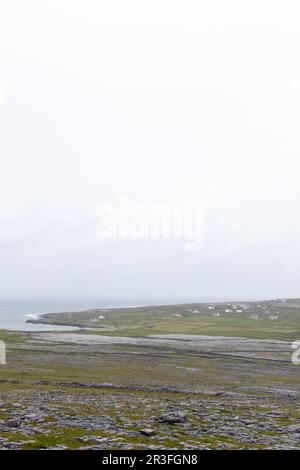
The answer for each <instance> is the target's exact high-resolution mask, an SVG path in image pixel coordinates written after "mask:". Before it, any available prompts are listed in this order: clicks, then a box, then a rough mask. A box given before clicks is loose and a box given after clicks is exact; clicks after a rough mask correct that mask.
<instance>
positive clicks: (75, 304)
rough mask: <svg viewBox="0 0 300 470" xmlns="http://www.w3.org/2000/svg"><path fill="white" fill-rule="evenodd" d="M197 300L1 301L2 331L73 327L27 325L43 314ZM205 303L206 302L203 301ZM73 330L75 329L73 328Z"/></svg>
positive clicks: (0, 327) (0, 328) (0, 325)
mask: <svg viewBox="0 0 300 470" xmlns="http://www.w3.org/2000/svg"><path fill="white" fill-rule="evenodd" d="M192 301H195V300H186V299H185V300H183V299H180V300H174V299H172V300H170V299H115V300H113V299H100V300H54V301H53V300H39V301H28V300H26V301H12V300H0V330H3V329H6V330H18V331H47V330H48V331H49V330H62V329H64V330H66V329H69V328H71V327H59V326H51V325H34V324H31V323H26V320H28V319H29V318H30V316H31V317H32V316H34V315H38V314H42V313H56V312H71V311H76V310H83V309H89V308H109V307H111V308H116V307H127V306H138V305H154V304H156V305H159V304H164V305H166V304H176V303H187V302H192ZM202 301H205V300H202ZM71 329H73V328H71Z"/></svg>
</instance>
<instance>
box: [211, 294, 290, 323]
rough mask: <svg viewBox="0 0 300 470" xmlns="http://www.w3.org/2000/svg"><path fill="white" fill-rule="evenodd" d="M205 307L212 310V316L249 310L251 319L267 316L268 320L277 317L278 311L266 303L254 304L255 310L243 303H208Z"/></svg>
mask: <svg viewBox="0 0 300 470" xmlns="http://www.w3.org/2000/svg"><path fill="white" fill-rule="evenodd" d="M283 300H284V299H283ZM207 308H208V310H210V311H212V316H213V317H220V316H221V315H223V314H228V313H232V314H234V313H243V312H247V311H249V312H248V315H249V317H248V318H251V319H252V320H259V319H260V318H261V319H262V318H268V319H269V320H278V319H279V312H277V311H274V308H273V307H269V306H267V305H259V304H258V305H256V306H255V312H253V305H249V304H244V303H238V304H226V306H225V307H224V306H223V305H222V306H221V305H218V306H217V305H209V306H208V307H207Z"/></svg>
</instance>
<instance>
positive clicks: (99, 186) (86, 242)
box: [0, 0, 300, 298]
mask: <svg viewBox="0 0 300 470" xmlns="http://www.w3.org/2000/svg"><path fill="white" fill-rule="evenodd" d="M299 13H300V7H299V5H298V2H296V1H271V0H270V1H269V0H268V1H266V0H259V1H256V0H255V1H252V2H247V3H245V2H240V1H230V0H229V1H227V2H224V1H221V0H218V1H216V0H215V1H214V0H212V1H174V0H172V1H171V0H159V1H156V0H153V1H152V2H141V1H138V0H136V1H132V0H128V1H126V2H124V1H121V0H110V1H101V0H100V1H96V0H95V1H90V0H86V1H82V0H81V1H76V0H75V1H74V0H72V1H71V0H51V1H46V0H45V1H43V2H41V1H33V0H28V1H27V2H24V1H21V0H9V1H8V0H3V1H2V2H1V5H0V103H1V104H0V159H1V172H0V196H1V204H0V280H1V292H0V296H1V297H14V296H16V297H22V296H26V297H27V296H30V297H32V296H36V295H38V296H48V297H49V296H73V295H74V296H81V297H86V296H93V297H108V296H115V297H124V296H128V297H137V298H141V297H147V298H149V297H153V298H155V297H160V298H161V297H169V298H170V297H181V298H187V297H193V298H195V297H198V298H208V297H210V298H233V297H239V298H241V297H273V296H300V288H299V282H298V279H299V261H300V246H299V240H300V233H299V232H300V223H299V217H298V210H299V202H300V187H299V151H300V139H299V124H300V60H299V44H300V31H299ZM124 195H125V196H127V197H128V198H129V199H130V200H132V202H133V203H137V202H141V203H147V202H163V203H164V202H181V201H182V202H194V203H196V202H200V203H203V204H204V205H205V206H206V213H207V216H206V245H205V248H204V249H203V250H201V251H199V252H188V251H186V250H185V249H184V247H183V245H182V243H180V242H172V241H170V242H157V243H155V242H141V241H138V242H132V241H128V242H105V243H104V242H100V241H99V240H97V239H96V235H95V233H96V224H97V208H98V206H99V204H101V203H102V202H113V201H116V200H117V199H118V197H120V196H124Z"/></svg>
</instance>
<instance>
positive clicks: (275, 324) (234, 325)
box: [39, 301, 300, 341]
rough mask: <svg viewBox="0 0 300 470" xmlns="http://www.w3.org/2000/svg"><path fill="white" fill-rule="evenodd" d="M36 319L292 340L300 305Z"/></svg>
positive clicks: (138, 332)
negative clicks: (241, 309)
mask: <svg viewBox="0 0 300 470" xmlns="http://www.w3.org/2000/svg"><path fill="white" fill-rule="evenodd" d="M226 310H232V311H231V312H227V311H226ZM274 317H275V318H276V319H272V318H274ZM277 317H278V318H277ZM39 322H43V323H50V324H58V325H73V326H79V327H88V328H92V329H93V333H98V334H108V332H109V335H118V336H137V337H139V336H148V335H152V334H168V333H177V334H190V335H213V336H241V337H245V338H257V339H279V340H287V341H293V340H295V339H297V338H300V305H299V304H297V303H295V302H294V303H287V304H285V303H280V302H275V301H269V302H261V303H255V302H252V303H249V304H247V308H245V309H243V311H242V312H239V309H236V310H233V308H232V304H216V305H215V308H214V310H210V309H209V305H206V304H189V305H188V304H187V305H173V306H157V307H138V308H126V309H125V308H123V309H111V310H103V309H97V310H87V311H83V312H71V313H58V314H49V315H48V314H47V315H44V316H43V317H41V319H40V320H39Z"/></svg>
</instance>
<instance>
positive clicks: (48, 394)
mask: <svg viewBox="0 0 300 470" xmlns="http://www.w3.org/2000/svg"><path fill="white" fill-rule="evenodd" d="M7 385H8V384H7ZM9 385H10V386H12V385H13V384H9ZM9 388H10V389H9V390H7V391H5V392H4V391H3V392H2V393H1V403H0V413H1V414H0V416H1V422H0V429H1V436H0V443H1V448H2V449H24V448H25V449H32V448H33V449H69V448H71V449H75V448H76V449H132V448H136V449H144V448H146V449H166V448H170V449H172V448H176V449H212V448H216V449H237V448H250V449H259V448H270V449H287V448H289V449H299V447H300V421H299V413H300V406H299V398H298V397H297V396H295V395H293V394H290V393H285V392H277V393H276V395H273V396H270V395H268V394H264V393H261V394H255V396H249V395H248V396H245V394H239V393H229V392H224V393H221V392H216V393H211V394H209V395H203V394H197V393H195V394H188V393H187V394H182V393H170V392H167V391H163V390H155V391H152V392H150V391H148V392H146V391H144V392H141V391H135V392H133V391H130V392H129V391H126V390H113V389H105V388H94V387H93V386H91V388H89V387H86V388H84V387H81V386H80V385H74V386H73V387H70V385H68V386H66V385H61V384H60V385H59V384H57V386H56V387H54V386H53V388H52V387H50V386H49V384H48V385H46V384H44V385H38V384H37V385H36V387H35V390H34V391H33V390H32V389H28V387H26V386H24V385H23V386H22V385H21V384H18V386H17V387H15V390H13V389H12V387H9Z"/></svg>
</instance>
